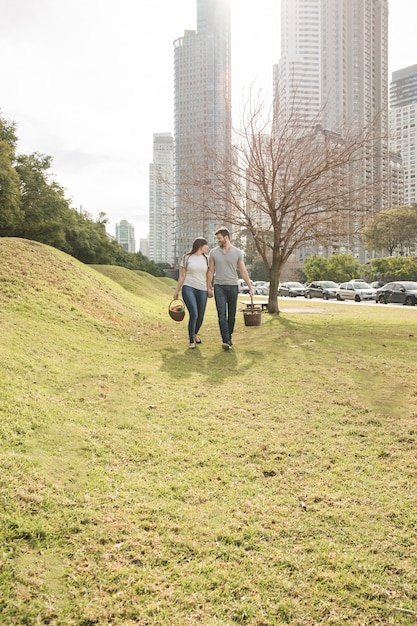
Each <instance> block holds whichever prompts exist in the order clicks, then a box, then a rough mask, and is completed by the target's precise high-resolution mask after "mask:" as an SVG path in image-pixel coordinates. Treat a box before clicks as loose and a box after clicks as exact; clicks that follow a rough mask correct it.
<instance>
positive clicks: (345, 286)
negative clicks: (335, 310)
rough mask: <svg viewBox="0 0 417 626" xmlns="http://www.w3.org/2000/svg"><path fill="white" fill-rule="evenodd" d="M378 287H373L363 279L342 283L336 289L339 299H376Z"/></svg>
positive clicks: (357, 300)
mask: <svg viewBox="0 0 417 626" xmlns="http://www.w3.org/2000/svg"><path fill="white" fill-rule="evenodd" d="M375 294H376V289H373V288H372V287H371V286H370V285H368V283H365V281H363V280H350V281H349V282H347V283H340V285H339V286H338V288H337V289H336V298H337V299H338V300H354V301H355V302H361V300H374V299H375Z"/></svg>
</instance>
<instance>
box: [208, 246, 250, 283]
mask: <svg viewBox="0 0 417 626" xmlns="http://www.w3.org/2000/svg"><path fill="white" fill-rule="evenodd" d="M210 259H212V260H213V261H214V284H215V285H237V280H238V275H237V271H236V270H237V264H238V262H239V261H240V260H241V259H242V260H243V252H242V250H239V248H235V246H230V248H229V249H228V251H227V252H226V253H224V252H223V251H222V249H221V248H220V247H219V246H217V247H216V248H213V250H211V251H210V256H209V261H210Z"/></svg>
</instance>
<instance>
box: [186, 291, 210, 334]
mask: <svg viewBox="0 0 417 626" xmlns="http://www.w3.org/2000/svg"><path fill="white" fill-rule="evenodd" d="M182 297H183V299H184V302H185V306H186V307H187V309H188V312H189V314H190V319H189V320H188V334H189V337H190V343H194V342H195V337H194V335H197V334H198V331H199V330H200V328H201V325H202V323H203V318H204V313H205V311H206V304H207V291H202V290H201V289H195V288H194V287H189V286H188V285H183V286H182Z"/></svg>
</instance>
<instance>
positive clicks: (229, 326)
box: [214, 285, 239, 343]
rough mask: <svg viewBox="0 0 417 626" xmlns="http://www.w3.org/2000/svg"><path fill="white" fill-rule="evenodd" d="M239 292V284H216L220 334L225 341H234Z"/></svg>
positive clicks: (215, 293)
mask: <svg viewBox="0 0 417 626" xmlns="http://www.w3.org/2000/svg"><path fill="white" fill-rule="evenodd" d="M238 293H239V289H238V286H237V285H214V298H215V300H216V308H217V315H218V318H219V326H220V334H221V336H222V340H223V343H229V342H231V341H232V334H233V330H234V327H235V320H236V308H237V296H238Z"/></svg>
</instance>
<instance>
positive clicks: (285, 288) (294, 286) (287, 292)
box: [278, 282, 306, 298]
mask: <svg viewBox="0 0 417 626" xmlns="http://www.w3.org/2000/svg"><path fill="white" fill-rule="evenodd" d="M305 290H306V288H305V287H304V285H302V284H301V283H297V282H285V283H281V284H280V286H279V287H278V295H279V296H290V298H296V297H297V296H304V294H305Z"/></svg>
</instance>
